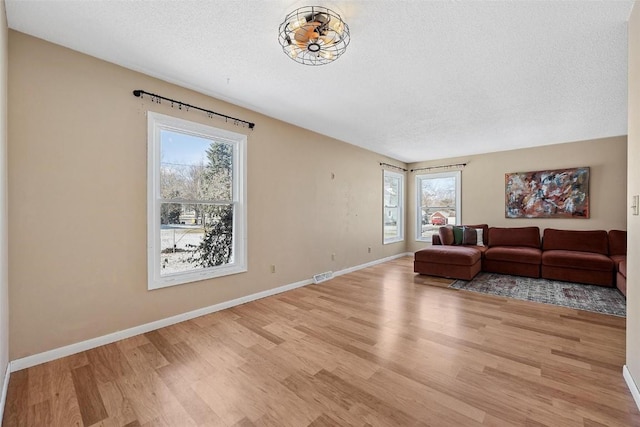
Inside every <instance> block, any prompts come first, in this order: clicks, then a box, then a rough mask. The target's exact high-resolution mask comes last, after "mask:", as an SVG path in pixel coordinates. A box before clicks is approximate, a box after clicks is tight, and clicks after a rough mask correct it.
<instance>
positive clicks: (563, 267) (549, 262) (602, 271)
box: [541, 228, 614, 286]
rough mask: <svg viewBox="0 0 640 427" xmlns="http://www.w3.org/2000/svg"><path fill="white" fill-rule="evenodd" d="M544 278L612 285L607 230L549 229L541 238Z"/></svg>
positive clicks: (611, 265)
mask: <svg viewBox="0 0 640 427" xmlns="http://www.w3.org/2000/svg"><path fill="white" fill-rule="evenodd" d="M542 249H543V253H542V269H541V272H542V277H544V278H545V279H555V280H562V281H566V282H578V283H588V284H592V285H601V286H613V267H614V262H613V260H612V259H611V258H610V257H609V256H608V255H609V238H608V235H607V232H606V231H604V230H594V231H575V230H556V229H552V228H547V229H546V230H544V236H543V238H542Z"/></svg>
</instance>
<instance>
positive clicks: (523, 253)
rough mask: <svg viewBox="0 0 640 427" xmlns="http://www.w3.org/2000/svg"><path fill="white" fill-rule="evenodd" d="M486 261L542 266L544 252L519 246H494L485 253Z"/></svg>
mask: <svg viewBox="0 0 640 427" xmlns="http://www.w3.org/2000/svg"><path fill="white" fill-rule="evenodd" d="M484 257H485V258H486V259H490V260H493V261H509V262H517V263H522V264H540V260H541V258H542V251H541V250H540V249H537V248H522V247H517V246H510V247H507V246H494V247H491V248H489V249H487V251H486V252H485V253H484Z"/></svg>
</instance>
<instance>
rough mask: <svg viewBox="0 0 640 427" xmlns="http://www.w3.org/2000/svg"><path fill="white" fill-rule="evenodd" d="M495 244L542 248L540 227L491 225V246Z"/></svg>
mask: <svg viewBox="0 0 640 427" xmlns="http://www.w3.org/2000/svg"><path fill="white" fill-rule="evenodd" d="M493 246H523V247H531V248H540V229H539V228H538V227H508V228H500V227H491V228H489V247H493Z"/></svg>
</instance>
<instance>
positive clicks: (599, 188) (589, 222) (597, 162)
mask: <svg viewBox="0 0 640 427" xmlns="http://www.w3.org/2000/svg"><path fill="white" fill-rule="evenodd" d="M626 158H627V138H626V136H620V137H615V138H605V139H597V140H591V141H581V142H572V143H566V144H556V145H547V146H544V147H536V148H527V149H521V150H513V151H502V152H497V153H490V154H482V155H475V156H467V157H458V158H453V159H444V160H437V161H431V162H421V163H413V164H410V165H409V169H417V168H422V167H427V166H442V165H450V164H456V163H466V164H467V165H466V167H464V169H463V170H462V201H461V204H462V223H463V224H482V223H486V224H489V225H490V226H495V227H525V226H538V227H540V229H541V230H542V229H545V228H561V229H574V230H580V229H582V230H596V229H605V230H611V229H619V230H626V228H627V227H626V223H627V218H626V210H625V197H626V176H627V175H626ZM579 166H589V167H590V168H591V169H590V181H589V187H590V188H589V189H590V194H589V197H590V202H591V203H590V218H589V219H551V218H548V219H508V218H505V216H504V174H505V173H507V172H526V171H535V170H546V169H558V168H565V167H579ZM441 171H442V170H438V172H441ZM419 173H425V172H420V171H417V172H414V173H411V174H409V179H408V184H409V192H408V194H409V195H410V196H409V199H408V202H409V203H408V206H407V211H408V214H409V216H408V249H409V250H410V251H415V250H418V249H419V248H422V247H424V246H425V243H424V242H416V241H415V235H416V215H415V211H416V199H415V197H414V196H413V194H415V175H416V174H419Z"/></svg>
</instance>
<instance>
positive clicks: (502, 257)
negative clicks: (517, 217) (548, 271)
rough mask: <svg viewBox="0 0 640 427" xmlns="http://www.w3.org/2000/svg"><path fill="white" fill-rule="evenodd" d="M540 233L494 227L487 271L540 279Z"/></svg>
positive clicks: (485, 268) (522, 228)
mask: <svg viewBox="0 0 640 427" xmlns="http://www.w3.org/2000/svg"><path fill="white" fill-rule="evenodd" d="M541 259H542V251H541V250H540V229H539V228H538V227H509V228H500V227H491V228H489V248H488V249H487V251H486V252H485V253H484V265H483V269H484V271H488V272H491V273H502V274H513V275H515V276H526V277H540V262H541Z"/></svg>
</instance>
